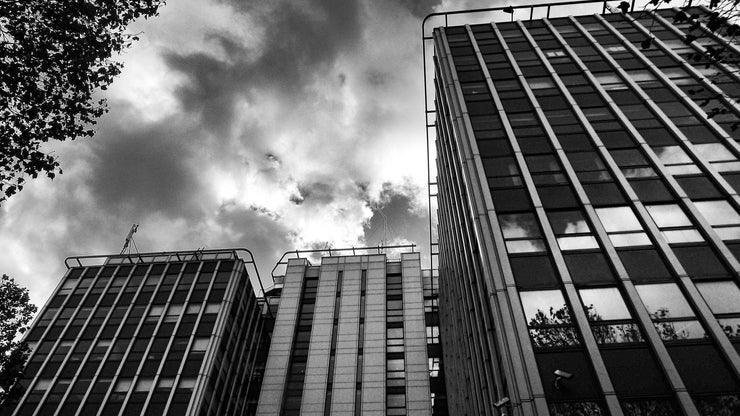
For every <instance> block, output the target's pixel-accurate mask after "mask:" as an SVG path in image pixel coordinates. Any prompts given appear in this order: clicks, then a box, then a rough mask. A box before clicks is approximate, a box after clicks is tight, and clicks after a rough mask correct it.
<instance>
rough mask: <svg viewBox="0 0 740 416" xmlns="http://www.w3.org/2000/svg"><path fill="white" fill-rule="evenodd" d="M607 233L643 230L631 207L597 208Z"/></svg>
mask: <svg viewBox="0 0 740 416" xmlns="http://www.w3.org/2000/svg"><path fill="white" fill-rule="evenodd" d="M596 214H598V216H599V219H600V220H601V223H602V224H604V228H605V229H606V231H607V232H615V231H637V230H642V226H641V225H640V222H639V221H638V220H637V217H636V216H635V214H634V213H633V212H632V209H630V208H629V207H612V208H596Z"/></svg>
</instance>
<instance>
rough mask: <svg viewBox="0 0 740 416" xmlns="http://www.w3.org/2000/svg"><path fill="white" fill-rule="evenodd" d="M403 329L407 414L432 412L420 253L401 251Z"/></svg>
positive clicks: (427, 413)
mask: <svg viewBox="0 0 740 416" xmlns="http://www.w3.org/2000/svg"><path fill="white" fill-rule="evenodd" d="M401 268H402V275H403V332H404V343H405V345H406V355H405V358H406V409H407V412H406V414H407V415H408V416H416V415H431V414H432V405H431V400H430V396H429V363H428V361H429V360H428V356H427V340H426V324H425V322H424V296H423V287H422V282H421V260H420V257H419V253H403V254H401Z"/></svg>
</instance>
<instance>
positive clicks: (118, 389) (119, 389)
mask: <svg viewBox="0 0 740 416" xmlns="http://www.w3.org/2000/svg"><path fill="white" fill-rule="evenodd" d="M131 382H132V380H131V379H130V378H119V379H118V381H117V382H116V385H115V387H113V391H114V392H115V393H126V392H128V390H129V388H131Z"/></svg>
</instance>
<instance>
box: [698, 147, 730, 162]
mask: <svg viewBox="0 0 740 416" xmlns="http://www.w3.org/2000/svg"><path fill="white" fill-rule="evenodd" d="M694 149H695V150H696V153H697V154H698V155H699V156H701V157H703V158H705V159H707V160H709V161H710V162H720V161H727V160H736V159H737V158H736V157H735V156H734V155H733V154H732V153H731V152H730V150H729V149H727V147H725V145H723V144H722V143H700V144H695V145H694Z"/></svg>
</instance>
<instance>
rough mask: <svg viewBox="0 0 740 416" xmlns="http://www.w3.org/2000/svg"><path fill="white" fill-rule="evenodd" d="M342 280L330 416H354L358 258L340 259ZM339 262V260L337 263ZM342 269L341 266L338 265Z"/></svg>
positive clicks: (357, 323) (358, 281) (359, 273)
mask: <svg viewBox="0 0 740 416" xmlns="http://www.w3.org/2000/svg"><path fill="white" fill-rule="evenodd" d="M342 260H344V262H345V263H344V276H343V278H342V297H341V306H340V308H339V326H338V328H337V331H338V333H337V350H336V358H335V367H334V389H333V393H332V403H331V414H332V415H348V416H351V415H354V410H355V409H354V404H355V376H356V375H355V373H356V371H357V337H358V334H357V327H358V325H359V319H360V278H361V275H362V273H361V263H360V262H361V258H360V256H353V257H343V258H342ZM340 261H341V260H340ZM340 267H341V265H340Z"/></svg>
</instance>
